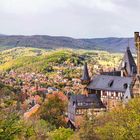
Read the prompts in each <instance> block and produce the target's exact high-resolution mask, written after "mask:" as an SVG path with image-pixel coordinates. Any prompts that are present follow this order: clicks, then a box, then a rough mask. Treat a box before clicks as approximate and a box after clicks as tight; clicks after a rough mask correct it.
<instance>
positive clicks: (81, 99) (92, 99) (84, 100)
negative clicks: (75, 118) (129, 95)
mask: <svg viewBox="0 0 140 140" xmlns="http://www.w3.org/2000/svg"><path fill="white" fill-rule="evenodd" d="M70 102H71V103H74V104H75V107H76V108H105V107H104V105H103V103H102V101H101V100H100V99H99V98H98V97H97V95H96V94H88V95H83V94H77V95H72V96H71V97H70ZM78 103H81V104H78ZM92 103H93V104H92Z"/></svg>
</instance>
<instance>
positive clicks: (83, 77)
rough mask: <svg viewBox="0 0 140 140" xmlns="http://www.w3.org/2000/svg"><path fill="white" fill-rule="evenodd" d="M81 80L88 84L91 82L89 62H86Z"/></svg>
mask: <svg viewBox="0 0 140 140" xmlns="http://www.w3.org/2000/svg"><path fill="white" fill-rule="evenodd" d="M81 82H82V84H88V83H89V82H90V77H89V72H88V67H87V63H85V64H84V69H83V74H82V78H81Z"/></svg>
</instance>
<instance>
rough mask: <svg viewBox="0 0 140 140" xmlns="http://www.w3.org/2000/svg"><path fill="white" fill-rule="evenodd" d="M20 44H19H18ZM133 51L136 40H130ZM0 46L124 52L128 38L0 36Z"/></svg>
mask: <svg viewBox="0 0 140 140" xmlns="http://www.w3.org/2000/svg"><path fill="white" fill-rule="evenodd" d="M17 42H18V43H17ZM129 42H130V43H129V44H130V47H131V50H132V51H133V52H134V51H135V48H134V40H133V38H129ZM0 46H4V47H10V48H12V47H15V46H20V47H22V46H25V47H34V48H45V49H56V48H74V49H88V50H90V49H92V50H95V49H97V50H106V51H112V52H124V50H125V49H126V47H127V46H128V38H114V37H110V38H93V39H74V38H70V37H62V36H47V35H33V36H18V35H15V36H13V35H11V36H7V35H0Z"/></svg>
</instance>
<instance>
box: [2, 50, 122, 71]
mask: <svg viewBox="0 0 140 140" xmlns="http://www.w3.org/2000/svg"><path fill="white" fill-rule="evenodd" d="M121 57H122V54H119V53H112V54H110V53H108V52H105V51H85V50H71V49H57V50H45V49H37V48H25V47H17V48H12V49H9V50H4V51H1V52H0V71H3V70H4V71H5V70H11V69H14V70H16V71H19V72H28V71H30V72H32V71H34V72H47V71H50V70H52V69H53V70H52V71H54V70H55V69H56V67H58V68H60V67H62V69H63V68H64V67H65V68H66V69H68V68H67V67H69V66H70V65H72V66H76V67H77V66H80V67H82V65H83V62H84V61H87V62H88V63H89V64H90V65H91V66H92V67H93V66H94V65H96V64H98V65H99V66H106V67H114V65H115V66H117V65H118V63H119V61H120V59H121ZM50 66H51V67H50Z"/></svg>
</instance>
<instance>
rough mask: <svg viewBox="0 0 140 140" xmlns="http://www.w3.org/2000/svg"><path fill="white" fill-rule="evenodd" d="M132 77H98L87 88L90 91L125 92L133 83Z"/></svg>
mask: <svg viewBox="0 0 140 140" xmlns="http://www.w3.org/2000/svg"><path fill="white" fill-rule="evenodd" d="M132 80H133V79H132V77H120V76H109V75H96V76H95V77H93V78H92V81H91V82H90V84H89V85H88V86H87V88H88V89H94V90H105V91H117V92H125V91H126V88H127V86H128V85H131V83H132Z"/></svg>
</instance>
